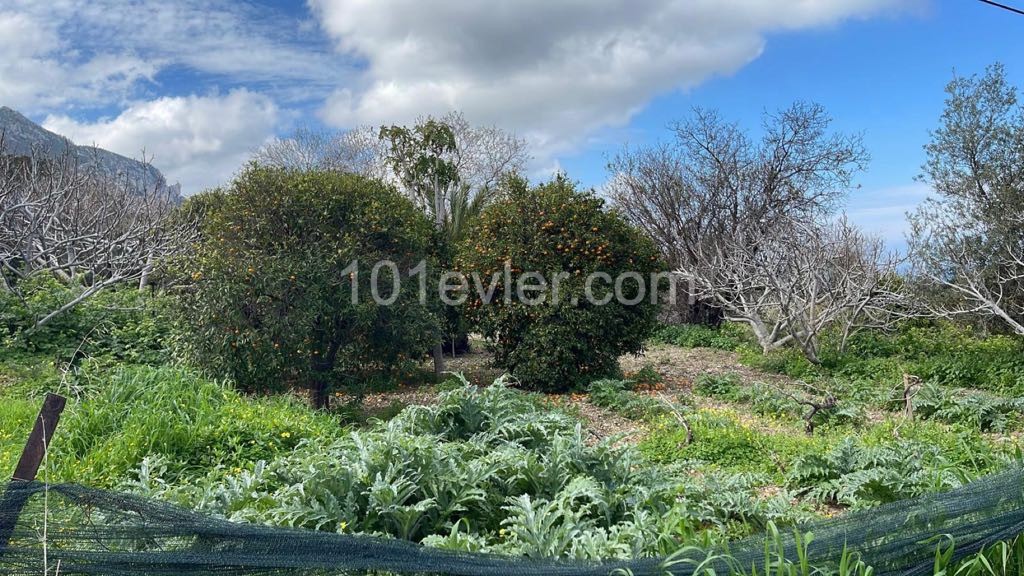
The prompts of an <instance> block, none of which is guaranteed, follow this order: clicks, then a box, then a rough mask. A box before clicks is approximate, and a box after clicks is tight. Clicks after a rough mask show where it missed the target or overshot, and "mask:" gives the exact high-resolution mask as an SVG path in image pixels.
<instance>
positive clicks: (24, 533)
mask: <svg viewBox="0 0 1024 576" xmlns="http://www.w3.org/2000/svg"><path fill="white" fill-rule="evenodd" d="M22 503H24V507H23V508H22V506H21V505H22ZM19 508H20V509H21V512H20V514H17V516H16V510H17V509H19ZM3 526H8V527H10V528H12V530H10V533H11V536H10V541H9V544H8V545H7V547H6V548H5V549H3V550H2V551H0V574H19V575H20V574H25V575H30V574H31V575H40V574H43V573H44V568H48V569H49V573H51V574H53V573H54V571H55V570H56V569H57V567H58V565H59V573H60V574H64V575H71V574H105V575H115V574H206V573H216V574H367V573H374V574H376V573H397V574H414V573H417V574H450V575H465V576H470V575H523V576H527V575H542V574H545V575H565V576H569V575H573V576H576V575H579V576H584V575H605V574H610V573H613V572H616V573H618V574H628V573H631V574H633V575H635V576H643V575H655V574H671V575H673V576H687V575H690V574H694V573H695V569H696V568H695V566H696V565H697V563H698V562H700V561H702V560H705V559H706V558H707V557H706V556H705V555H704V554H703V553H697V552H693V553H692V555H691V556H686V555H681V556H677V557H674V558H673V559H672V560H667V559H663V558H645V559H637V560H632V561H623V562H609V563H593V562H569V561H553V560H552V561H536V560H527V559H523V558H510V557H502V556H494V555H487V554H469V553H457V552H449V551H444V550H437V549H431V548H426V547H422V546H419V545H416V544H413V543H409V542H403V541H398V540H389V539H383V538H373V537H366V536H349V535H342V534H333V533H327V532H314V531H308V530H294V529H284V528H276V527H270V526H260V525H252V524H238V523H232V522H228V521H226V520H222V519H217V518H210V517H206V516H203V515H200V514H197V513H195V512H192V511H189V510H185V509H183V508H180V507H177V506H174V505H170V504H167V503H164V502H159V501H151V500H146V499H143V498H139V497H136V496H132V495H126V494H118V493H114V492H108V491H103V490H94V489H89V488H84V487H82V486H77V485H68V484H64V485H49V486H46V485H43V484H40V483H24V482H15V483H12V484H10V485H9V486H7V489H6V492H5V494H4V496H3V499H2V500H0V527H3ZM800 530H801V532H808V531H809V532H812V533H813V534H814V540H813V542H812V543H811V545H810V548H809V552H810V555H811V559H812V561H813V562H814V563H816V564H828V563H829V562H830V561H833V562H834V561H836V560H837V559H838V557H839V555H840V554H841V553H842V551H843V548H844V547H846V548H848V549H850V550H852V551H856V552H859V553H860V554H861V555H862V557H863V559H864V560H865V561H867V562H868V563H869V564H871V565H872V566H874V568H875V570H876V572H875V573H876V574H878V575H879V576H886V575H905V576H914V575H921V574H928V573H930V571H931V565H932V561H933V558H934V554H935V548H936V545H937V541H936V536H938V535H942V536H943V537H945V538H952V539H953V540H954V541H955V542H956V548H955V550H956V552H955V553H956V556H957V557H966V556H967V555H971V554H974V553H976V552H978V551H979V550H981V549H982V548H983V547H985V546H987V545H990V544H993V543H995V542H998V541H1001V540H1006V539H1009V538H1012V537H1014V536H1016V535H1018V534H1020V533H1022V531H1024V471H1021V470H1017V469H1015V470H1011V471H1008V472H1005V473H1002V474H998V475H994V476H991V477H988V478H985V479H982V480H979V481H977V482H974V483H972V484H969V485H967V486H964V487H963V488H960V489H957V490H953V491H950V492H945V493H941V494H935V495H929V496H924V497H921V498H917V499H913V500H907V501H903V502H897V503H894V504H889V505H885V506H881V507H879V508H874V509H871V510H865V511H862V512H854V513H849V514H846V515H843V516H841V517H839V518H836V519H832V520H826V521H821V522H817V523H813V524H809V525H805V526H802V527H800ZM44 535H45V538H44ZM2 536H3V533H2V530H0V537H2ZM766 537H767V536H763V535H762V536H758V537H752V538H748V539H745V540H741V541H737V542H733V543H732V544H731V545H729V546H728V549H727V550H719V551H716V553H717V552H727V553H728V555H729V556H730V557H731V558H732V559H733V561H734V562H735V563H736V565H739V566H742V567H744V568H746V570H748V571H749V570H750V569H751V567H755V566H756V567H758V568H759V569H760V567H761V566H762V564H763V562H764V545H765V538H766ZM44 541H45V547H44ZM793 546H794V544H793V538H792V537H791V536H790V537H788V538H787V539H786V540H785V544H784V547H785V548H786V549H787V550H788V556H789V557H790V558H793V559H795V553H794V551H793ZM712 565H713V566H714V567H715V568H716V570H717V571H718V574H723V573H725V574H727V573H728V572H729V566H728V565H727V563H726V561H725V560H717V561H714V562H713V563H712Z"/></svg>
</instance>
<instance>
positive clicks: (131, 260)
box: [0, 135, 190, 333]
mask: <svg viewBox="0 0 1024 576" xmlns="http://www.w3.org/2000/svg"><path fill="white" fill-rule="evenodd" d="M3 150H4V146H3V139H2V135H0V277H3V280H4V282H3V286H4V289H6V290H9V291H12V292H14V293H16V294H18V293H19V285H20V283H21V281H23V280H25V279H27V278H29V277H31V276H33V275H37V274H51V275H54V276H56V277H57V278H58V279H60V280H62V281H64V282H66V283H68V284H72V285H74V286H76V287H77V288H78V290H77V292H76V295H75V296H74V297H73V298H72V299H71V300H69V301H67V302H63V303H61V304H60V305H59V306H58V307H56V308H54V309H53V310H49V311H47V312H45V313H44V314H42V315H41V316H40V317H38V318H37V319H36V321H35V323H34V325H33V326H31V327H29V328H28V330H27V332H28V333H31V332H34V331H37V330H38V329H40V328H42V327H43V326H45V325H46V324H47V323H49V322H50V321H51V320H53V319H54V318H56V317H58V316H60V315H61V314H63V313H65V312H67V311H68V310H70V309H72V308H74V307H75V306H77V305H78V304H80V303H81V302H83V301H84V300H86V299H88V298H90V297H92V296H94V295H95V294H97V293H99V292H101V291H102V290H105V289H107V288H109V287H111V286H114V285H116V284H121V283H126V282H132V281H140V283H141V281H142V279H145V278H148V275H149V274H150V272H151V270H152V269H153V267H154V266H155V265H156V263H158V262H159V261H160V260H162V259H163V258H165V257H167V256H169V255H170V254H173V253H174V252H175V250H176V249H178V248H179V247H180V246H181V245H182V243H184V242H187V240H188V238H189V236H190V234H189V230H190V228H189V227H188V226H185V225H184V224H185V223H184V222H182V221H178V220H175V219H174V218H173V217H172V214H173V212H174V210H175V204H176V200H177V196H176V193H175V192H174V191H173V190H172V189H170V188H168V187H163V186H159V187H158V186H150V187H149V188H146V185H145V184H143V183H141V182H139V181H138V179H137V178H134V177H132V176H131V175H126V174H110V173H105V172H103V171H102V170H101V169H99V168H98V167H97V166H99V163H90V166H89V167H88V168H84V167H82V166H81V165H79V163H78V161H77V159H76V158H75V157H74V156H72V155H71V154H69V153H65V154H63V155H61V156H59V157H57V158H48V157H46V156H45V155H44V154H42V153H41V152H40V151H33V152H32V153H31V154H30V155H29V156H27V157H24V156H21V157H16V156H13V155H8V154H4V153H3Z"/></svg>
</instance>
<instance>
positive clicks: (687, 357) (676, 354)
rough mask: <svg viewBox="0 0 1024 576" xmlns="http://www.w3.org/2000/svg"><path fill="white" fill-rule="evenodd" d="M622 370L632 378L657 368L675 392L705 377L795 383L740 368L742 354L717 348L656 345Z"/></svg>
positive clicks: (624, 360) (626, 359) (622, 361)
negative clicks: (641, 371)
mask: <svg viewBox="0 0 1024 576" xmlns="http://www.w3.org/2000/svg"><path fill="white" fill-rule="evenodd" d="M619 366H620V367H621V368H622V371H623V372H624V373H625V374H626V375H629V374H632V373H633V372H636V371H638V370H640V369H642V368H643V367H645V366H650V367H652V368H654V370H655V371H657V372H658V374H661V376H662V378H664V379H665V385H666V387H667V388H669V389H671V390H689V389H690V388H691V387H692V386H693V382H694V381H695V380H696V379H697V378H699V377H700V376H702V375H704V374H714V375H724V374H732V375H736V376H738V377H739V378H740V379H741V380H742V381H743V382H744V383H746V384H750V383H752V382H766V383H775V384H780V385H784V386H789V385H792V384H793V383H794V382H795V380H793V379H792V378H788V377H786V376H783V375H780V374H769V373H766V372H761V371H760V370H757V369H754V368H751V367H749V366H744V365H743V364H740V360H739V354H737V353H735V352H728V351H726V350H717V349H714V348H680V347H678V346H671V345H668V344H656V345H653V346H651V347H650V348H648V349H647V350H645V351H644V353H643V354H642V355H640V356H632V355H627V356H622V357H621V358H619Z"/></svg>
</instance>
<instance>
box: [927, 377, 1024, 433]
mask: <svg viewBox="0 0 1024 576" xmlns="http://www.w3.org/2000/svg"><path fill="white" fill-rule="evenodd" d="M912 403H913V405H914V414H915V415H916V416H919V417H921V418H925V419H935V420H939V421H941V422H947V423H950V424H963V425H965V426H969V427H971V428H974V429H977V430H980V431H982V432H999V433H1005V432H1009V431H1011V430H1017V429H1019V428H1020V424H1021V411H1022V410H1024V398H1012V399H1010V398H1001V397H998V396H993V395H991V394H986V393H983V392H965V391H957V390H950V389H948V388H943V387H941V386H937V385H935V384H926V385H924V386H923V387H922V388H921V389H920V390H919V391H918V392H917V393H916V394H915V395H914V397H913V400H912Z"/></svg>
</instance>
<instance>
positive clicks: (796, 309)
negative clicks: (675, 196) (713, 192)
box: [679, 218, 903, 363]
mask: <svg viewBox="0 0 1024 576" xmlns="http://www.w3.org/2000/svg"><path fill="white" fill-rule="evenodd" d="M691 262H692V263H690V264H687V265H684V266H681V267H680V268H679V273H680V274H681V275H682V277H683V278H685V279H687V280H689V282H690V285H691V287H692V288H691V289H692V290H693V291H694V292H695V294H696V295H697V296H698V297H700V298H703V299H706V300H708V301H709V302H712V303H713V304H714V305H716V306H718V307H719V308H720V309H721V310H722V312H723V314H724V315H725V318H726V319H727V320H729V321H732V322H741V323H744V324H747V325H748V326H750V328H751V330H752V331H753V333H754V335H755V337H756V338H757V340H758V343H759V344H760V345H761V348H762V350H763V351H764V352H766V353H767V352H769V351H771V350H775V349H777V348H780V347H782V346H785V345H790V344H791V345H795V346H797V347H798V348H799V349H800V350H801V351H802V352H803V353H804V355H805V356H806V357H807V358H808V360H810V361H811V362H814V363H818V362H820V358H819V352H820V350H819V342H820V337H821V335H822V333H823V332H825V331H826V330H829V329H832V328H834V327H838V328H839V329H840V330H841V331H842V334H843V337H844V340H845V338H847V337H848V336H849V335H850V334H852V333H853V332H855V331H856V330H857V329H858V328H859V327H862V326H865V325H874V324H876V323H879V322H883V321H885V322H888V321H890V319H891V318H894V317H895V316H894V314H895V313H894V312H890V311H891V310H894V309H895V307H896V305H897V303H899V302H901V301H902V299H903V297H902V294H901V292H899V291H898V285H891V284H893V283H892V279H893V278H896V277H897V266H898V260H897V258H896V257H895V256H894V255H891V254H888V253H886V252H885V251H884V249H883V247H882V243H881V242H880V241H879V240H878V239H875V238H870V237H868V236H866V235H864V234H863V233H861V232H860V231H859V230H857V229H856V228H854V227H853V226H851V225H850V224H849V223H848V222H847V221H846V220H845V219H840V220H839V221H837V222H827V223H816V222H802V221H798V220H794V219H791V218H787V219H776V221H775V222H774V224H773V226H772V227H764V226H760V225H759V224H757V223H755V224H754V225H751V226H741V227H740V228H739V229H737V230H736V231H734V232H728V233H721V234H716V235H715V236H714V241H713V242H707V243H701V244H699V245H698V247H697V250H696V253H695V255H694V258H693V259H692V261H691Z"/></svg>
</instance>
